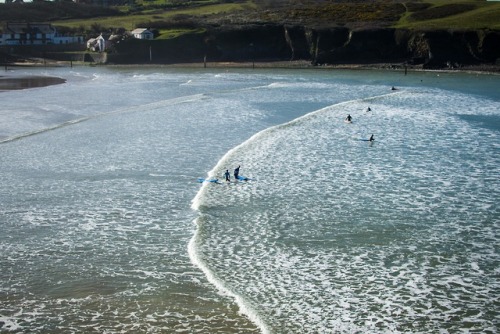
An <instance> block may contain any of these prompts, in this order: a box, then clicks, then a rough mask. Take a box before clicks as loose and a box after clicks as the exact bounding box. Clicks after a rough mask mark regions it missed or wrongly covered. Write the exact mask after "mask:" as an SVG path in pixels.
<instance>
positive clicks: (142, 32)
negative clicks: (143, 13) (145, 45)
mask: <svg viewBox="0 0 500 334" xmlns="http://www.w3.org/2000/svg"><path fill="white" fill-rule="evenodd" d="M132 35H133V36H134V38H137V39H153V38H154V35H153V33H152V32H151V31H149V30H148V29H146V28H137V29H134V30H132Z"/></svg>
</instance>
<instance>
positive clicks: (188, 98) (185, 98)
mask: <svg viewBox="0 0 500 334" xmlns="http://www.w3.org/2000/svg"><path fill="white" fill-rule="evenodd" d="M205 96H206V95H205V94H194V95H188V96H181V97H176V98H173V99H168V100H161V101H156V102H151V103H148V104H143V105H139V106H133V107H127V108H123V109H118V110H113V111H107V112H103V113H99V114H94V115H91V116H86V117H82V118H77V119H74V120H70V121H67V122H64V123H61V124H57V125H54V126H51V127H48V128H43V129H39V130H35V131H31V132H25V133H22V134H19V135H15V136H11V137H7V138H5V139H1V140H0V144H4V143H8V142H12V141H15V140H19V139H23V138H26V137H31V136H35V135H38V134H41V133H44V132H49V131H52V130H58V129H61V128H63V127H66V126H70V125H74V124H78V123H81V122H85V121H88V120H91V119H96V118H100V117H106V116H110V115H114V114H124V113H132V112H140V111H142V112H144V111H150V110H153V109H159V108H161V107H164V106H167V105H176V104H180V103H189V102H193V101H198V100H200V99H202V98H204V97H205Z"/></svg>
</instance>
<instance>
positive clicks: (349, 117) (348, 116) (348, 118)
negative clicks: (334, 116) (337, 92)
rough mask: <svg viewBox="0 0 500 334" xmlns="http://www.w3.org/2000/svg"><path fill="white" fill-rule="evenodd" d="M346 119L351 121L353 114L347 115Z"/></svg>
mask: <svg viewBox="0 0 500 334" xmlns="http://www.w3.org/2000/svg"><path fill="white" fill-rule="evenodd" d="M345 120H346V121H348V122H350V121H351V120H352V117H351V114H349V115H347V117H346V118H345Z"/></svg>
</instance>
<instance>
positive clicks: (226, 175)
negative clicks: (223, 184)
mask: <svg viewBox="0 0 500 334" xmlns="http://www.w3.org/2000/svg"><path fill="white" fill-rule="evenodd" d="M230 175H231V174H230V173H229V170H228V169H226V172H225V173H224V176H225V177H226V181H228V182H229V181H230V180H229V176H230Z"/></svg>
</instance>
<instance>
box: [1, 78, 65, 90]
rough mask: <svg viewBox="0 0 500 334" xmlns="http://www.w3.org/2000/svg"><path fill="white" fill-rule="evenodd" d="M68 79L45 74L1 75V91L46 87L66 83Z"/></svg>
mask: <svg viewBox="0 0 500 334" xmlns="http://www.w3.org/2000/svg"><path fill="white" fill-rule="evenodd" d="M65 82H66V79H63V78H57V77H45V76H27V77H1V76H0V91H2V90H19V89H29V88H36V87H45V86H51V85H59V84H62V83H65Z"/></svg>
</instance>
